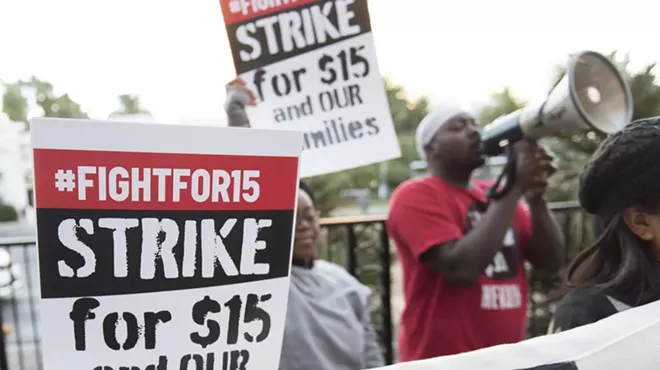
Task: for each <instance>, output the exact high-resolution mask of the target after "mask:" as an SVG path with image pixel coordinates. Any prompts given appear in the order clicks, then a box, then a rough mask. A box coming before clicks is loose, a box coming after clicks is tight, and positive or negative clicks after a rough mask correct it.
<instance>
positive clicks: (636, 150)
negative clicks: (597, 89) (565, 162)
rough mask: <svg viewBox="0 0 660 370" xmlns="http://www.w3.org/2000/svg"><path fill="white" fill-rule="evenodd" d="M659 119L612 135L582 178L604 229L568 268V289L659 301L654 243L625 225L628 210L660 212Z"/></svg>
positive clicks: (582, 193) (583, 196)
mask: <svg viewBox="0 0 660 370" xmlns="http://www.w3.org/2000/svg"><path fill="white" fill-rule="evenodd" d="M659 159H660V117H654V118H649V119H644V120H638V121H635V122H633V123H631V124H630V125H628V126H627V127H626V128H625V129H623V130H621V131H620V132H617V133H615V134H612V135H610V136H608V137H607V138H606V139H605V140H603V142H602V143H601V145H600V146H599V147H598V149H597V150H596V152H595V153H594V155H593V156H592V158H591V159H590V161H589V163H587V165H586V166H585V168H584V171H583V173H582V175H581V176H580V186H579V192H578V197H579V199H580V204H581V205H582V207H583V208H584V209H585V210H586V211H587V212H589V213H592V214H595V215H596V217H597V220H596V222H597V223H598V224H600V225H599V226H601V227H600V228H601V230H599V231H600V235H599V236H598V237H597V239H596V242H595V243H594V245H593V246H592V247H590V248H588V249H587V250H585V251H583V252H581V253H580V254H579V255H578V256H577V257H576V258H575V259H574V260H573V262H572V263H571V265H570V266H569V268H568V274H567V278H566V287H568V288H575V287H595V288H599V289H602V290H607V291H609V292H612V291H614V292H616V293H618V294H619V295H620V296H623V297H625V299H627V300H628V301H629V302H630V303H633V302H634V304H643V303H647V302H650V301H653V300H656V299H658V298H660V263H659V262H658V260H657V258H656V257H655V255H654V254H653V251H652V245H651V242H649V241H645V240H642V239H640V238H639V237H637V235H635V234H633V233H632V232H631V231H630V229H629V228H628V227H627V226H626V224H625V222H624V217H623V215H624V212H625V210H626V209H627V208H629V207H637V208H639V209H640V210H642V211H644V212H648V213H652V214H657V213H658V212H659V211H660V162H659Z"/></svg>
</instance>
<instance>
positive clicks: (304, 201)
mask: <svg viewBox="0 0 660 370" xmlns="http://www.w3.org/2000/svg"><path fill="white" fill-rule="evenodd" d="M319 228H320V226H319V219H318V215H317V214H316V210H315V209H314V204H312V199H311V198H310V197H309V195H308V194H307V193H305V192H304V191H302V190H298V210H297V213H296V234H295V237H294V241H293V256H294V257H296V258H301V259H309V258H316V240H317V238H318V236H319Z"/></svg>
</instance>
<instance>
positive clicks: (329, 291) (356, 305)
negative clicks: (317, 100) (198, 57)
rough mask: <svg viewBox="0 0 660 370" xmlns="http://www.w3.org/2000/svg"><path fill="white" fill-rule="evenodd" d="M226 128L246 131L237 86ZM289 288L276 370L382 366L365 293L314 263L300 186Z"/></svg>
mask: <svg viewBox="0 0 660 370" xmlns="http://www.w3.org/2000/svg"><path fill="white" fill-rule="evenodd" d="M227 92H228V93H227V101H226V103H225V109H226V110H227V114H228V116H229V126H231V127H250V123H249V121H248V119H247V115H246V114H245V112H244V108H245V106H246V105H250V104H254V103H251V100H250V96H251V94H252V93H251V92H250V91H249V90H248V89H247V88H245V85H244V84H242V83H241V81H240V80H234V81H232V82H230V83H229V84H228V85H227ZM295 226H296V229H295V236H294V245H293V258H292V267H291V286H290V289H289V301H288V306H287V313H286V323H285V326H284V339H283V344H282V354H281V358H280V366H279V368H280V369H281V370H309V369H314V370H357V369H371V368H376V367H381V366H383V365H384V361H383V354H382V352H381V348H380V345H379V344H378V341H377V337H376V334H375V333H374V330H373V327H372V324H371V316H370V315H371V313H370V310H369V302H368V301H369V295H370V291H369V288H367V287H366V286H364V285H362V284H361V283H360V282H359V281H358V280H357V279H355V278H354V277H353V276H351V275H350V274H349V273H348V272H347V271H346V270H345V269H343V268H342V267H340V266H338V265H335V264H333V263H330V262H327V261H322V260H317V259H316V255H317V249H316V245H317V241H318V240H317V239H318V235H319V229H320V225H319V219H318V214H317V212H316V209H315V204H314V195H313V193H312V191H311V189H310V188H309V186H307V185H306V184H305V183H303V182H301V183H300V188H299V191H298V209H297V211H296V225H295Z"/></svg>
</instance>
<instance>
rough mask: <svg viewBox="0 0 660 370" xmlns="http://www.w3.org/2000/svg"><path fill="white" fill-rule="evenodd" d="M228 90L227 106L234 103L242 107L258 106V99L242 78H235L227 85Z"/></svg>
mask: <svg viewBox="0 0 660 370" xmlns="http://www.w3.org/2000/svg"><path fill="white" fill-rule="evenodd" d="M226 89H227V105H230V104H232V103H239V104H241V105H242V106H246V105H251V106H254V105H257V98H256V96H255V95H254V93H253V92H252V90H250V89H249V88H248V87H247V85H246V84H245V81H243V80H241V79H240V78H238V77H237V78H235V79H233V80H231V81H229V82H228V83H227V85H226Z"/></svg>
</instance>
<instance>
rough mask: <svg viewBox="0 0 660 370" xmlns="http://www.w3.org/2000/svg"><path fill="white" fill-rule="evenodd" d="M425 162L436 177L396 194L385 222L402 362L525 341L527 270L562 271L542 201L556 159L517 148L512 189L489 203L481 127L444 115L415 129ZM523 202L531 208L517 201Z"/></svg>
mask: <svg viewBox="0 0 660 370" xmlns="http://www.w3.org/2000/svg"><path fill="white" fill-rule="evenodd" d="M416 144H417V150H418V153H419V155H420V156H421V157H422V158H423V159H425V160H426V161H427V163H428V166H429V170H430V172H431V174H430V175H429V176H426V177H422V178H416V179H412V180H409V181H407V182H404V183H403V184H401V185H400V186H399V187H398V188H397V189H396V190H395V191H394V193H393V195H392V199H391V201H390V211H389V216H388V220H387V229H388V232H389V235H390V236H391V237H392V239H393V240H394V244H395V245H396V247H397V251H398V255H399V260H400V261H401V265H402V269H403V278H404V281H403V288H404V297H405V302H406V307H405V309H404V311H403V314H402V318H401V328H400V332H399V351H400V353H399V359H400V360H401V361H413V360H421V359H426V358H432V357H438V356H444V355H452V354H457V353H462V352H467V351H472V350H476V349H480V348H484V347H490V346H494V345H498V344H504V343H514V342H518V341H521V340H523V339H524V338H525V324H526V317H527V299H528V297H527V295H528V294H527V280H526V276H525V268H524V261H525V260H528V261H530V262H531V263H532V264H533V265H534V266H535V267H537V268H542V269H546V270H548V271H556V270H557V269H558V268H559V267H560V266H561V264H562V259H563V253H564V252H563V250H564V245H563V238H562V235H561V232H560V229H559V227H558V225H557V224H556V222H555V220H554V218H553V216H552V215H551V212H550V211H549V210H548V206H547V204H546V202H545V200H544V198H543V194H544V192H545V189H546V187H547V177H548V176H549V175H551V174H552V173H553V172H554V168H553V167H552V165H551V164H550V160H551V158H550V156H549V155H548V154H547V153H545V152H544V150H543V149H542V148H541V147H539V146H538V145H536V144H535V143H533V142H530V141H523V142H520V143H517V144H516V146H515V149H514V150H515V151H516V153H517V174H516V179H515V184H514V187H513V190H512V191H511V192H509V193H508V194H507V195H506V196H504V197H503V198H502V199H499V200H493V201H490V202H489V201H488V199H487V197H486V190H487V189H488V188H489V187H490V185H491V184H490V182H487V181H471V179H470V178H471V175H472V172H473V171H474V170H475V169H477V168H478V167H480V166H482V165H483V164H484V155H483V151H482V150H481V140H480V134H479V128H478V125H477V123H476V121H475V118H474V117H473V116H472V115H470V114H469V113H467V112H465V111H463V110H461V109H458V108H454V107H451V106H444V107H440V108H438V109H437V110H435V111H433V112H431V113H430V114H429V115H427V116H426V117H425V118H424V119H423V120H422V121H421V122H420V124H419V126H418V128H417V134H416ZM523 195H525V196H526V200H527V203H528V209H526V208H525V207H524V206H523V204H522V203H521V202H519V200H520V199H521V198H522V197H523Z"/></svg>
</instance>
